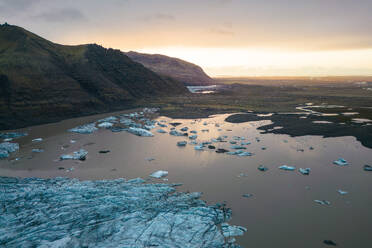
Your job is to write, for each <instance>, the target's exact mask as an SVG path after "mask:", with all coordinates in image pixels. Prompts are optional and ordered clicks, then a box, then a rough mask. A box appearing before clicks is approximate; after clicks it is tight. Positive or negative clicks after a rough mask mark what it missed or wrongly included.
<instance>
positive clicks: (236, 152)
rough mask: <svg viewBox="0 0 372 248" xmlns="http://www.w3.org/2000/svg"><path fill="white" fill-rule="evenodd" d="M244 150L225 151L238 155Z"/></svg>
mask: <svg viewBox="0 0 372 248" xmlns="http://www.w3.org/2000/svg"><path fill="white" fill-rule="evenodd" d="M243 152H244V151H243V150H236V151H233V152H227V154H229V155H238V154H240V153H243Z"/></svg>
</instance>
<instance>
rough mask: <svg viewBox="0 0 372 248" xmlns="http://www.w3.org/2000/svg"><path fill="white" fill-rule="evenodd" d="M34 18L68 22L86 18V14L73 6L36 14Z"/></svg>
mask: <svg viewBox="0 0 372 248" xmlns="http://www.w3.org/2000/svg"><path fill="white" fill-rule="evenodd" d="M32 18H33V19H37V20H43V21H47V22H67V21H81V20H86V17H85V16H84V14H83V13H82V12H81V11H79V10H77V9H73V8H64V9H56V10H52V11H49V12H43V13H41V14H38V15H35V16H33V17H32Z"/></svg>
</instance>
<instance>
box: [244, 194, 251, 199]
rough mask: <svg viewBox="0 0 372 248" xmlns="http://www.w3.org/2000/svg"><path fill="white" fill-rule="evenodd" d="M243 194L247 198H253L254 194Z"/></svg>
mask: <svg viewBox="0 0 372 248" xmlns="http://www.w3.org/2000/svg"><path fill="white" fill-rule="evenodd" d="M242 196H243V197H245V198H251V197H252V196H253V195H252V194H244V195H242Z"/></svg>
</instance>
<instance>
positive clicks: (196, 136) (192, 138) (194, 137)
mask: <svg viewBox="0 0 372 248" xmlns="http://www.w3.org/2000/svg"><path fill="white" fill-rule="evenodd" d="M197 138H198V135H196V134H195V135H190V136H189V139H191V140H195V139H197Z"/></svg>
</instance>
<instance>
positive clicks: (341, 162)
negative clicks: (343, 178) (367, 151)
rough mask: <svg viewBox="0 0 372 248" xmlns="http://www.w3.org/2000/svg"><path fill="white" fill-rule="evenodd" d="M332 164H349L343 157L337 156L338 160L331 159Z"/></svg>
mask: <svg viewBox="0 0 372 248" xmlns="http://www.w3.org/2000/svg"><path fill="white" fill-rule="evenodd" d="M333 163H334V164H337V165H339V166H346V165H349V163H348V162H347V161H346V160H345V159H343V158H339V159H338V160H335V161H333Z"/></svg>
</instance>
